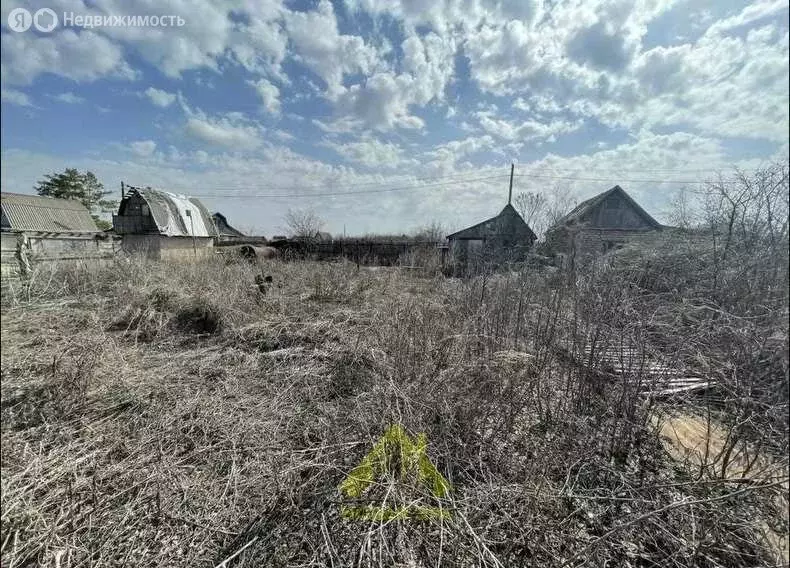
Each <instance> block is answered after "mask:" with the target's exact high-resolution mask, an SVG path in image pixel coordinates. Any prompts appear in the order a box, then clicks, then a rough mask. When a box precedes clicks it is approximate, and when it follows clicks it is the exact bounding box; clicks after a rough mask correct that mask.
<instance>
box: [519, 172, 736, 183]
mask: <svg viewBox="0 0 790 568" xmlns="http://www.w3.org/2000/svg"><path fill="white" fill-rule="evenodd" d="M515 177H524V178H539V179H542V178H545V179H562V180H568V181H595V182H602V183H603V182H605V183H612V181H613V180H614V181H616V182H617V183H680V184H703V183H707V182H706V181H700V180H682V179H669V180H667V179H619V178H616V177H614V178H612V177H609V178H589V177H576V176H548V175H543V174H516V176H515ZM716 183H725V184H737V183H739V182H738V181H736V180H733V181H728V180H724V181H716Z"/></svg>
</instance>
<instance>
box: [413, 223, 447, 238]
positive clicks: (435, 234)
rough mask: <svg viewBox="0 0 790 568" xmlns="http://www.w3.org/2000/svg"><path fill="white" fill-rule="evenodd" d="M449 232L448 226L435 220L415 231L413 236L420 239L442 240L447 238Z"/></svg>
mask: <svg viewBox="0 0 790 568" xmlns="http://www.w3.org/2000/svg"><path fill="white" fill-rule="evenodd" d="M447 233H448V230H447V228H446V227H445V226H444V225H443V224H442V223H440V222H439V221H435V220H434V221H431V222H430V223H428V224H427V225H424V226H422V227H420V228H419V229H417V230H416V231H414V234H413V237H414V238H415V239H416V240H418V241H428V242H440V241H443V240H444V239H445V237H446V236H447Z"/></svg>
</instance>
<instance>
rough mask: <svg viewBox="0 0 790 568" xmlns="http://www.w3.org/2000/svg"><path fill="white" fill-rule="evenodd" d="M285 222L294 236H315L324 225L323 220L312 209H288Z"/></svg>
mask: <svg viewBox="0 0 790 568" xmlns="http://www.w3.org/2000/svg"><path fill="white" fill-rule="evenodd" d="M285 224H286V226H287V227H288V230H289V231H290V232H291V235H292V236H294V237H315V236H316V234H317V233H318V232H319V231H321V229H322V228H323V226H324V220H323V219H321V217H319V216H318V214H317V213H316V212H315V211H314V210H313V209H289V210H288V212H287V213H286V214H285Z"/></svg>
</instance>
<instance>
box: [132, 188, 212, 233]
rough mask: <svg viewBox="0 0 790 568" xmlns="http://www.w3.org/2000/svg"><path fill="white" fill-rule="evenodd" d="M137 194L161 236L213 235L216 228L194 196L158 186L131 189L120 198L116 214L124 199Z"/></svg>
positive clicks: (204, 207)
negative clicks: (144, 203)
mask: <svg viewBox="0 0 790 568" xmlns="http://www.w3.org/2000/svg"><path fill="white" fill-rule="evenodd" d="M134 195H138V196H139V197H140V198H142V199H143V200H144V201H145V202H146V203H147V204H148V208H149V210H150V211H151V217H152V218H153V219H154V222H155V223H156V226H157V229H158V230H159V233H160V234H161V235H166V236H168V237H193V236H194V237H216V236H217V229H216V227H214V221H213V219H212V218H211V214H210V213H209V212H208V209H206V206H205V205H203V203H201V202H200V200H199V199H196V198H194V197H187V196H186V195H180V194H176V193H171V192H169V191H161V190H158V189H151V188H150V187H146V188H132V189H130V190H129V192H128V193H127V195H126V197H125V198H124V199H123V200H122V201H121V206H120V208H119V215H123V214H124V209H125V205H126V202H127V201H128V200H129V198H131V197H132V196H134Z"/></svg>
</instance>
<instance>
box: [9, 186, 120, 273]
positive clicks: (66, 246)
mask: <svg viewBox="0 0 790 568" xmlns="http://www.w3.org/2000/svg"><path fill="white" fill-rule="evenodd" d="M0 205H1V208H2V215H0V217H1V219H0V235H1V236H2V273H3V276H13V275H18V274H26V273H27V272H29V271H30V270H31V269H32V267H33V266H35V265H36V264H38V263H45V262H64V261H79V260H90V259H93V260H99V259H106V258H111V257H112V255H113V240H112V238H111V237H110V236H109V235H106V234H105V233H103V232H102V231H100V230H99V228H98V227H97V226H96V223H95V221H94V220H93V217H91V214H90V211H88V209H87V208H86V207H85V206H84V205H83V204H82V203H80V202H79V201H75V200H71V199H54V198H52V197H42V196H38V195H26V194H21V193H7V192H3V193H1V194H0Z"/></svg>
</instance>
